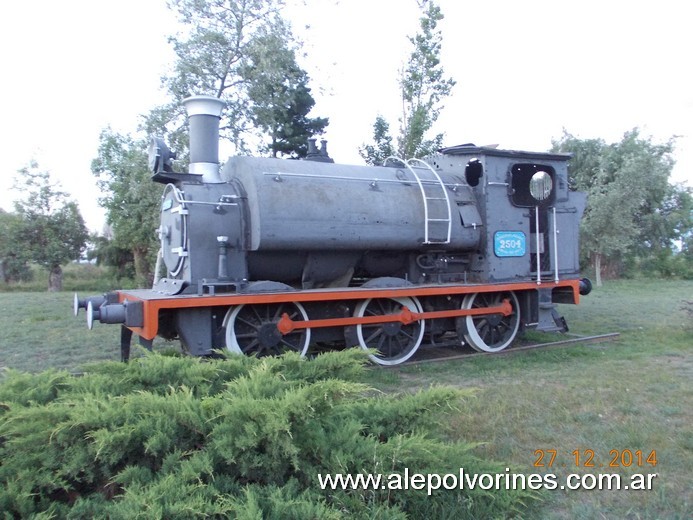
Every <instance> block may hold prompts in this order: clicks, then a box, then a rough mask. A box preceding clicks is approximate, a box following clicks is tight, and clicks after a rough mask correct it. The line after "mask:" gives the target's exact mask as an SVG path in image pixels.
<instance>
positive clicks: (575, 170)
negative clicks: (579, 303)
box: [553, 128, 693, 284]
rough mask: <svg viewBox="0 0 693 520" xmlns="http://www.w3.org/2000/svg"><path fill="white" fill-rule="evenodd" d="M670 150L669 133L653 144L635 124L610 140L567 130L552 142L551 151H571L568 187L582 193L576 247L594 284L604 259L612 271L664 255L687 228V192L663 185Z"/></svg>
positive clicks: (689, 202)
mask: <svg viewBox="0 0 693 520" xmlns="http://www.w3.org/2000/svg"><path fill="white" fill-rule="evenodd" d="M673 150H674V139H673V138H672V139H669V140H668V141H667V142H665V143H663V144H657V143H654V142H653V141H652V139H651V138H643V137H641V136H640V132H639V130H638V129H637V128H635V129H633V130H631V131H629V132H626V133H625V134H624V136H623V138H622V140H621V141H620V142H618V143H613V144H607V143H605V142H604V141H603V140H601V139H586V140H582V139H578V138H576V137H574V136H572V135H571V134H569V133H567V132H565V133H564V135H563V136H562V137H561V139H559V140H557V141H554V143H553V151H555V152H570V153H572V154H573V158H572V160H571V163H570V165H569V176H570V184H571V187H573V188H574V189H578V190H583V191H586V192H587V194H588V206H587V210H586V212H585V216H584V218H583V222H582V226H581V247H582V252H583V256H584V257H586V258H589V259H590V261H591V263H592V265H593V267H594V269H595V273H596V275H597V281H598V284H599V283H600V279H601V273H602V266H603V265H604V264H606V267H607V268H611V269H610V270H611V271H616V270H617V269H619V270H620V268H619V267H618V266H622V265H624V262H625V263H628V262H629V261H630V260H632V259H633V258H635V257H639V258H641V259H650V260H651V259H656V258H661V259H665V258H667V257H670V256H672V254H673V250H674V248H675V246H676V243H677V242H678V241H681V240H685V237H686V236H687V235H689V234H690V233H691V225H692V224H693V219H692V216H691V209H692V208H693V199H692V197H691V191H690V190H689V189H686V188H683V187H681V186H674V185H671V184H669V176H670V174H671V170H672V167H673V164H674V161H673V158H672V153H673Z"/></svg>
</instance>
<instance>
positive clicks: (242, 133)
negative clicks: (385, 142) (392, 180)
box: [144, 0, 327, 156]
mask: <svg viewBox="0 0 693 520" xmlns="http://www.w3.org/2000/svg"><path fill="white" fill-rule="evenodd" d="M284 5H285V2H284V1H283V0H246V1H243V2H234V1H230V2H219V1H215V0H170V1H169V7H170V8H171V9H173V10H175V11H176V12H177V13H178V15H179V18H180V21H181V22H182V23H183V24H185V26H186V28H187V31H186V32H185V33H183V34H178V35H176V36H173V37H171V38H170V39H169V40H170V42H171V43H172V45H173V50H174V52H175V54H176V62H175V65H174V70H173V71H172V72H171V73H170V74H169V75H167V76H166V77H165V78H164V79H163V82H164V85H165V87H166V89H167V90H168V92H169V94H170V96H171V102H170V103H169V104H168V105H164V106H161V107H157V108H156V109H154V110H152V111H151V112H150V113H149V114H148V115H147V116H146V118H145V123H144V127H145V128H146V130H147V131H148V132H149V133H154V132H157V133H160V132H162V129H164V128H167V129H168V132H169V137H168V138H169V141H170V142H171V144H172V145H173V147H174V149H176V150H178V151H179V152H180V155H181V156H184V155H185V154H184V153H183V151H184V150H186V149H187V137H186V136H185V132H184V129H185V118H184V115H183V110H182V108H181V106H180V101H181V100H183V99H184V98H186V97H188V96H190V95H194V94H208V95H212V96H215V97H218V98H220V99H222V100H223V101H224V102H225V104H226V107H225V110H224V113H223V114H222V122H221V129H220V130H221V137H222V138H225V139H228V140H229V141H230V142H231V143H233V145H234V146H235V148H236V150H237V151H238V152H240V153H247V152H250V151H253V149H254V148H257V146H256V145H255V143H256V141H258V134H259V132H258V130H261V131H263V132H264V133H265V134H266V135H265V137H260V139H265V138H268V139H269V145H264V148H265V149H266V150H268V151H270V152H271V153H272V154H275V155H276V154H277V153H282V154H287V155H292V156H301V155H304V154H305V140H306V137H308V136H310V135H313V134H314V133H321V132H322V131H323V129H324V127H325V126H326V125H327V120H326V119H323V118H313V119H311V118H308V117H307V114H308V112H309V111H310V110H311V108H312V107H313V105H314V100H313V98H312V96H311V95H310V89H309V88H308V87H307V82H308V76H307V74H306V73H305V71H303V70H302V69H301V68H300V67H299V66H298V65H297V63H296V59H295V52H294V50H293V49H292V45H293V43H292V42H293V35H292V33H291V29H290V27H289V26H288V24H287V23H286V22H285V21H284V20H283V18H282V16H281V10H282V9H283V8H284ZM254 125H257V128H256V127H254ZM260 148H263V146H260Z"/></svg>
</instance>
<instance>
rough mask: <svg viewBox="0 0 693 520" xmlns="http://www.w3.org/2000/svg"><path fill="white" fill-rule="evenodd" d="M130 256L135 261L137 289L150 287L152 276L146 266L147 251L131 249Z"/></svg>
mask: <svg viewBox="0 0 693 520" xmlns="http://www.w3.org/2000/svg"><path fill="white" fill-rule="evenodd" d="M132 255H133V257H134V260H135V283H136V284H137V286H138V287H151V283H152V279H151V278H152V276H151V272H150V271H149V265H148V264H147V250H146V249H138V248H136V249H133V250H132Z"/></svg>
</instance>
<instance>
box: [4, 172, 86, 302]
mask: <svg viewBox="0 0 693 520" xmlns="http://www.w3.org/2000/svg"><path fill="white" fill-rule="evenodd" d="M18 173H19V176H20V177H19V178H18V179H17V183H16V184H15V189H16V190H18V191H19V192H21V193H23V194H24V197H23V198H21V199H20V200H18V201H17V202H15V212H16V214H17V215H18V216H19V218H20V219H21V222H16V223H15V224H17V227H16V228H14V231H15V232H16V235H15V239H16V240H17V241H16V242H15V244H14V247H16V249H17V250H21V251H22V253H20V255H26V256H25V258H27V259H28V260H30V261H31V262H35V263H36V264H38V265H40V266H41V267H43V268H45V269H46V270H47V271H48V290H50V291H60V290H61V289H62V266H63V265H65V264H66V263H68V262H69V261H70V260H77V259H78V258H79V257H80V255H81V253H82V251H84V249H85V248H86V242H87V238H88V231H87V227H86V226H85V224H84V219H83V218H82V215H81V214H80V212H79V208H78V207H77V203H76V202H74V201H72V200H70V199H68V197H67V194H66V193H65V192H63V191H60V189H59V187H58V186H57V184H55V183H53V182H51V178H50V173H48V172H47V171H41V170H40V169H39V166H38V164H37V163H36V162H32V163H31V164H30V165H29V166H27V167H24V168H22V169H20V170H19V172H18Z"/></svg>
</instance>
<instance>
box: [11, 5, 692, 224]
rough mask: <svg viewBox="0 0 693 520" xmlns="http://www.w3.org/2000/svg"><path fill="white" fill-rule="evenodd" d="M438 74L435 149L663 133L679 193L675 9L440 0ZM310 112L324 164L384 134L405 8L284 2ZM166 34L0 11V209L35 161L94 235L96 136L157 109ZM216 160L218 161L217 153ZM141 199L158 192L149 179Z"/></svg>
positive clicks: (132, 13) (151, 18) (150, 21)
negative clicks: (448, 84)
mask: <svg viewBox="0 0 693 520" xmlns="http://www.w3.org/2000/svg"><path fill="white" fill-rule="evenodd" d="M438 5H440V7H441V9H442V12H443V14H444V15H445V19H444V20H443V21H442V22H441V24H440V28H441V30H442V32H443V50H442V64H443V67H444V68H445V72H446V75H447V76H449V77H452V78H454V79H455V80H456V81H457V84H456V86H455V88H454V89H453V91H452V94H451V96H450V97H449V98H447V99H446V100H445V102H444V108H443V111H442V112H441V115H440V118H439V120H438V122H437V124H436V127H435V129H434V130H435V131H436V132H444V134H445V140H444V143H445V145H449V146H452V145H455V144H461V143H467V142H473V143H475V144H477V145H486V144H498V145H499V146H500V147H501V148H507V149H523V150H531V151H546V150H548V149H549V148H550V146H551V140H552V139H557V138H559V137H560V136H561V135H562V134H563V131H564V129H565V130H566V131H568V132H570V133H571V134H573V135H575V136H577V137H579V138H583V139H587V138H602V139H604V140H605V141H606V142H617V141H619V140H620V139H621V137H622V136H623V134H624V133H625V132H626V131H628V130H631V129H632V128H634V127H638V128H640V130H641V133H642V135H643V136H644V137H652V139H653V140H654V141H655V142H665V141H666V140H668V139H669V138H670V137H672V136H679V137H678V138H677V141H676V143H677V145H676V151H675V154H674V158H675V159H676V162H677V164H676V166H675V168H674V172H673V175H672V180H673V181H676V182H684V183H687V184H688V185H689V186H693V69H691V65H690V49H693V31H691V29H690V27H689V25H690V16H689V15H688V9H687V7H686V2H680V1H677V0H660V1H658V2H652V1H641V0H631V1H626V0H598V1H597V0H583V1H581V2H564V1H560V0H524V1H513V0H495V1H494V0H488V1H474V2H472V1H467V0H438ZM286 16H287V18H289V20H290V21H291V22H292V24H293V28H294V32H295V33H296V34H297V35H298V36H299V37H300V38H301V39H302V40H303V41H304V47H303V51H304V53H305V55H304V56H303V57H302V58H301V65H302V66H303V67H304V68H305V69H306V70H307V72H308V73H309V75H310V78H311V86H312V88H313V95H314V97H315V99H316V106H315V108H314V112H313V115H316V116H321V117H329V118H330V125H329V127H328V128H327V132H326V134H325V135H324V138H325V139H327V140H328V150H329V153H330V155H331V156H332V157H333V158H334V159H335V161H336V162H338V163H346V164H362V160H361V158H360V156H359V154H358V148H359V146H362V145H363V144H364V143H366V142H368V141H369V140H370V138H371V136H372V125H373V122H374V120H375V117H376V115H378V114H382V115H383V116H385V117H386V118H387V119H388V120H389V121H390V123H391V126H392V127H393V128H396V127H397V118H398V115H399V114H400V112H401V100H400V98H399V95H398V84H397V78H398V71H399V70H400V68H401V67H402V66H403V65H404V64H405V61H406V59H407V56H408V55H409V53H410V50H411V47H410V44H409V42H408V40H407V36H408V35H413V34H414V33H415V32H416V30H417V28H418V18H419V10H418V7H417V2H416V1H415V0H306V1H305V2H298V0H296V1H295V2H294V5H292V6H291V8H290V9H287V11H286ZM176 31H177V26H176V21H175V16H174V14H173V13H172V12H171V11H169V10H168V9H167V7H166V2H165V0H118V1H113V0H62V1H60V2H58V1H55V0H23V1H22V2H10V1H6V2H2V3H1V4H0V70H1V71H2V81H0V114H2V116H1V117H0V150H1V152H2V157H3V161H2V167H1V168H0V175H1V176H2V183H3V185H4V186H5V188H4V189H2V190H0V207H1V208H3V209H5V210H12V201H13V199H14V198H15V197H16V196H17V193H16V192H14V191H12V190H11V189H9V188H10V187H11V186H12V183H13V179H14V178H15V177H16V173H17V170H19V169H20V168H22V167H24V166H26V165H28V164H29V162H30V161H32V160H36V161H37V162H38V163H39V166H40V168H41V169H42V170H48V171H50V172H51V175H52V177H53V178H54V179H55V180H57V181H59V182H60V184H61V186H62V188H63V189H64V190H65V191H67V192H68V193H69V194H70V195H71V196H72V197H73V198H74V199H76V200H77V201H78V203H79V206H80V210H81V212H82V215H83V216H84V218H85V220H86V222H87V226H88V227H89V228H90V229H91V230H92V231H99V232H100V231H101V230H102V228H103V224H104V210H103V209H102V208H100V207H99V206H98V202H97V200H98V197H99V191H98V188H97V187H96V183H95V178H94V176H93V175H92V174H91V169H90V166H91V161H92V159H93V158H94V157H95V156H96V153H97V149H98V142H99V133H100V132H101V131H102V130H103V129H104V128H106V127H108V126H110V127H111V128H113V129H114V130H116V131H119V132H123V133H132V132H135V131H136V129H137V125H138V122H139V119H140V115H141V114H144V113H146V112H147V111H148V110H149V109H151V108H153V107H154V106H156V105H158V104H161V103H163V102H164V101H166V96H165V93H164V91H163V90H161V81H160V78H161V76H162V75H163V74H164V73H166V71H167V70H168V69H169V68H170V67H171V64H172V63H173V59H174V55H173V52H172V50H171V47H170V45H169V44H168V41H167V36H169V35H172V34H174V33H175V32H176ZM222 159H223V157H222ZM152 189H155V190H159V189H161V186H160V185H156V184H153V186H152Z"/></svg>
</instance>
